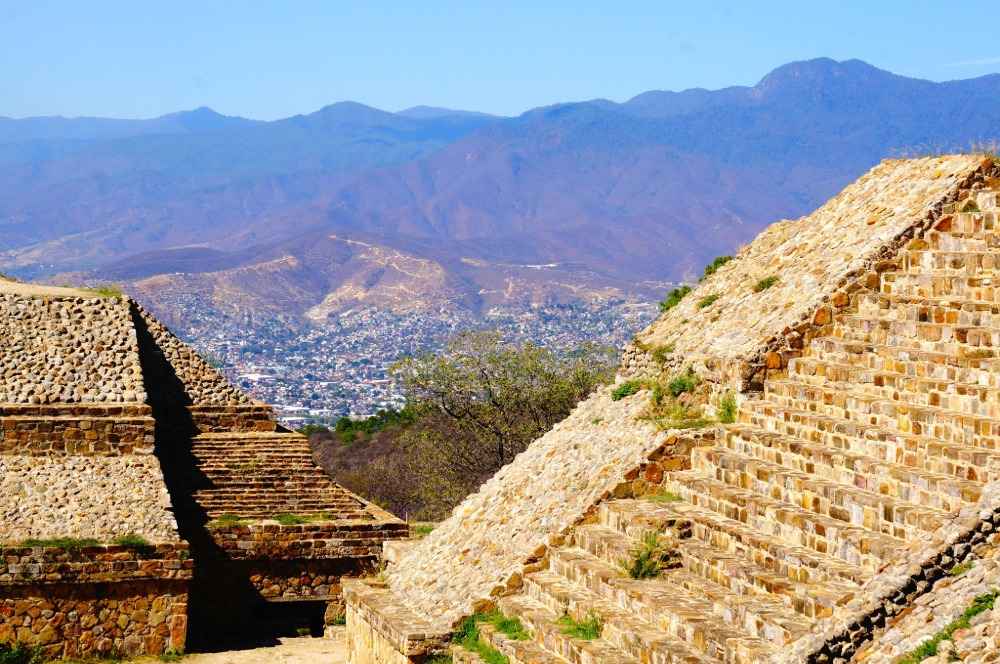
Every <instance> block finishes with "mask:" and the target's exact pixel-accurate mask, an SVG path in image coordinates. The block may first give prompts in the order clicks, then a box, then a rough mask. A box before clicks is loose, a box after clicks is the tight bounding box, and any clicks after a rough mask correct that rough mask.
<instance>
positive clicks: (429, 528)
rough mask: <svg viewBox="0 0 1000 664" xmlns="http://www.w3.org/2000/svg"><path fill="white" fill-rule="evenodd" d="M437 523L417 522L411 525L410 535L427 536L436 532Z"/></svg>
mask: <svg viewBox="0 0 1000 664" xmlns="http://www.w3.org/2000/svg"><path fill="white" fill-rule="evenodd" d="M434 527H435V524H433V523H415V524H413V525H412V526H410V536H412V537H427V536H428V535H430V534H431V533H432V532H434Z"/></svg>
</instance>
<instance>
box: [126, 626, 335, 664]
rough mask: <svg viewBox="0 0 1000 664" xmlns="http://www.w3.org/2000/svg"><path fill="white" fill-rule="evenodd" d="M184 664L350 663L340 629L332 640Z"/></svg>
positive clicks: (192, 658)
mask: <svg viewBox="0 0 1000 664" xmlns="http://www.w3.org/2000/svg"><path fill="white" fill-rule="evenodd" d="M154 662H155V663H156V664H160V660H159V659H156V658H146V659H140V660H137V662H136V664H139V663H141V664H154ZM180 662H181V664H347V647H346V645H345V643H344V630H343V628H340V629H339V630H338V631H337V632H336V633H335V634H334V638H332V639H314V638H309V637H305V638H288V639H281V645H280V646H274V647H271V648H254V649H253V650H230V651H228V652H217V653H195V654H191V655H187V656H185V657H184V658H183V659H181V660H180Z"/></svg>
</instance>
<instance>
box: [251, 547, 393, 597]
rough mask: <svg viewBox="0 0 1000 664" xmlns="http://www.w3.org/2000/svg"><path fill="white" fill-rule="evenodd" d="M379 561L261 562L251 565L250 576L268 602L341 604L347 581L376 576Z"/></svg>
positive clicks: (318, 560) (342, 559)
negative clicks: (324, 602)
mask: <svg viewBox="0 0 1000 664" xmlns="http://www.w3.org/2000/svg"><path fill="white" fill-rule="evenodd" d="M377 560H378V559H377V558H374V557H373V558H370V559H369V560H368V561H367V564H365V561H364V560H359V559H357V558H341V559H333V560H329V559H328V560H323V559H312V560H274V561H257V562H256V563H252V564H250V565H249V569H248V572H247V577H248V578H249V579H250V583H251V585H253V587H254V588H256V589H257V591H258V592H259V593H260V596H261V597H263V598H264V599H266V600H270V601H275V600H285V601H287V600H310V599H315V600H326V601H329V600H334V601H336V602H338V603H339V602H340V597H341V592H342V590H343V588H342V584H343V580H344V579H345V578H352V577H353V578H356V577H359V576H362V575H364V574H371V573H374V571H375V569H376V568H377V567H378V564H377Z"/></svg>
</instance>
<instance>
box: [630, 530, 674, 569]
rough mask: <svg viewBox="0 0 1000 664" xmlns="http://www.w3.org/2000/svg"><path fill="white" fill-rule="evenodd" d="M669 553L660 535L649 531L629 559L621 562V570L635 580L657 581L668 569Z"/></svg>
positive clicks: (631, 552) (632, 551)
mask: <svg viewBox="0 0 1000 664" xmlns="http://www.w3.org/2000/svg"><path fill="white" fill-rule="evenodd" d="M668 553H669V552H668V551H667V550H666V549H665V548H664V546H663V542H661V541H660V535H659V533H656V532H654V531H649V532H647V533H646V534H644V535H643V536H642V541H641V542H640V543H639V544H638V545H636V547H635V548H633V549H632V550H631V551H630V552H629V556H630V557H629V558H625V559H623V560H621V561H619V565H621V568H622V569H623V570H625V573H626V574H628V575H629V577H630V578H633V579H655V578H656V577H658V576H660V574H661V573H662V572H663V570H664V569H666V562H667V555H668Z"/></svg>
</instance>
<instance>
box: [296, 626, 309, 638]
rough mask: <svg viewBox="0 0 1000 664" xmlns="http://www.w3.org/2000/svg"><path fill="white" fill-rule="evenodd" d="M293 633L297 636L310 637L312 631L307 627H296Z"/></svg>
mask: <svg viewBox="0 0 1000 664" xmlns="http://www.w3.org/2000/svg"><path fill="white" fill-rule="evenodd" d="M295 633H296V634H297V635H298V636H312V630H311V629H309V628H308V627H296V628H295Z"/></svg>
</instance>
